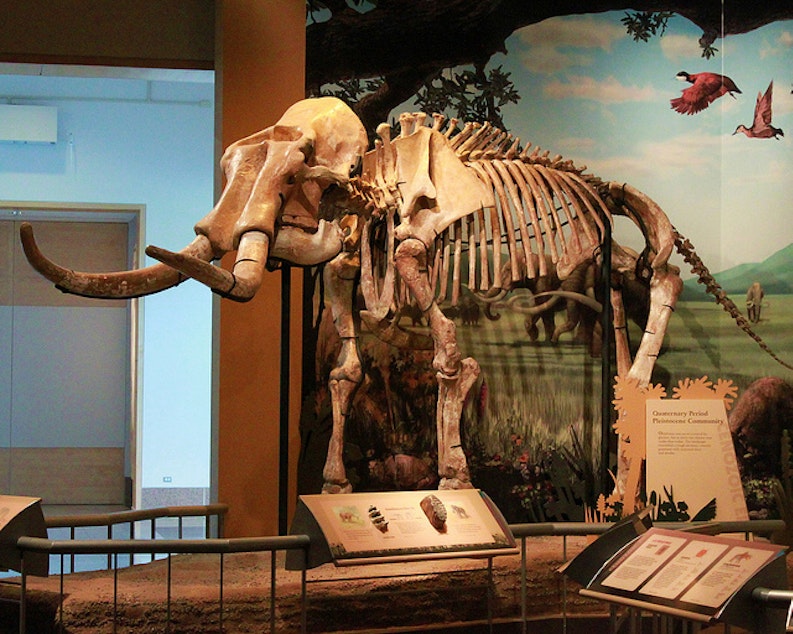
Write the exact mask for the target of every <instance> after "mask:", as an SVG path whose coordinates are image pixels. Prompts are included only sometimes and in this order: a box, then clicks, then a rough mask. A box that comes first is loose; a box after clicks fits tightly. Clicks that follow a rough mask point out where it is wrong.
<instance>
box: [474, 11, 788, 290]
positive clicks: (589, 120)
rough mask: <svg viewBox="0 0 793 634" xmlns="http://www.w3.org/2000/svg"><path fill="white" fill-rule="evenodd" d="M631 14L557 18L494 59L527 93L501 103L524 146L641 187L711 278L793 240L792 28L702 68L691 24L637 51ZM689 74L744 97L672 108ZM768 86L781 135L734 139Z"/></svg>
mask: <svg viewBox="0 0 793 634" xmlns="http://www.w3.org/2000/svg"><path fill="white" fill-rule="evenodd" d="M623 15H624V14H623V13H622V12H611V13H603V14H596V15H584V16H576V17H569V18H554V19H551V20H546V21H545V22H542V23H540V24H537V25H534V26H531V27H527V28H525V29H522V30H521V31H518V32H516V33H515V34H513V35H512V36H511V37H510V38H509V39H508V40H507V42H506V46H507V51H508V53H507V55H502V54H499V55H496V56H494V57H493V58H492V60H491V62H490V65H491V66H499V65H500V66H502V67H503V68H504V70H506V71H509V72H510V73H511V78H512V80H513V81H514V82H515V84H516V87H517V88H518V89H519V91H520V94H521V96H522V99H521V100H520V101H519V102H518V104H517V105H514V106H513V105H510V106H507V107H505V108H504V115H505V122H506V124H507V126H508V127H509V128H510V130H511V131H512V132H513V133H514V134H516V135H519V136H520V137H521V140H522V141H523V142H524V143H525V142H527V141H531V142H532V144H533V145H539V146H541V147H542V148H543V149H549V150H551V154H552V155H553V154H557V153H558V154H562V155H564V156H565V157H566V158H572V159H574V160H575V162H576V163H577V164H584V165H587V166H588V171H590V172H593V173H595V174H597V175H599V176H601V177H603V178H604V179H609V180H617V181H625V182H629V183H631V184H632V185H634V186H636V187H639V188H640V189H642V190H643V191H645V192H646V193H647V194H649V195H650V196H651V197H652V198H654V199H655V200H656V201H657V202H659V203H660V204H661V206H662V207H663V208H664V209H665V211H666V212H667V214H668V215H669V217H670V218H671V220H672V223H673V224H674V225H675V226H676V227H677V229H678V230H679V231H680V232H681V233H683V234H684V235H686V236H687V237H689V238H690V239H691V240H692V242H693V243H694V245H695V246H696V247H697V250H698V252H699V253H700V255H701V256H703V259H705V262H706V264H707V265H708V266H709V267H710V268H711V270H712V271H714V272H716V271H719V270H723V269H727V268H730V267H732V266H734V265H736V264H740V263H745V262H756V261H760V260H763V259H765V258H766V257H768V256H769V255H771V254H772V253H774V252H775V251H777V250H779V249H781V248H783V247H785V246H787V245H788V244H790V243H791V242H793V225H792V224H791V223H790V222H789V221H788V216H789V214H790V211H789V208H790V207H791V206H793V179H792V178H791V167H793V154H792V153H791V146H790V144H791V142H793V95H791V94H790V91H791V85H792V84H793V63H792V62H793V22H791V21H788V22H778V23H776V24H773V25H770V26H767V27H764V28H762V29H759V30H756V31H752V32H751V33H748V34H744V35H739V36H729V37H727V38H726V39H718V40H716V42H715V44H714V45H715V46H716V47H717V48H718V49H719V52H718V54H717V55H716V56H715V57H713V58H712V59H710V60H706V59H704V58H703V57H702V56H701V52H700V48H699V45H698V39H699V37H700V35H701V32H700V30H699V29H697V28H696V27H695V26H693V25H692V24H691V23H690V22H688V21H687V20H685V19H684V18H681V17H677V16H676V17H674V18H672V19H671V20H670V22H669V25H668V29H667V31H666V34H665V35H664V36H663V37H660V38H659V37H656V38H653V39H652V40H650V41H649V42H647V43H643V42H634V41H633V40H632V39H631V38H630V37H629V36H628V35H627V33H626V32H625V29H624V27H623V25H622V24H621V23H620V18H621V17H622V16H623ZM681 70H686V71H688V72H690V73H695V72H702V71H711V72H717V73H721V74H725V75H728V76H729V77H731V78H732V79H733V80H734V81H735V83H736V84H737V86H738V87H739V88H740V89H741V91H742V94H740V95H737V98H736V99H733V98H732V97H730V96H724V97H722V98H720V99H719V100H717V101H716V102H714V103H713V104H711V106H710V107H709V108H707V109H706V110H704V111H702V112H700V113H698V114H696V115H692V116H687V115H681V114H678V113H677V112H675V111H673V110H672V109H671V108H670V105H669V100H670V99H672V98H674V97H676V96H678V95H679V94H680V92H681V90H682V89H683V88H685V87H686V86H687V85H688V84H686V83H685V82H680V81H678V80H676V79H675V75H676V74H677V73H678V71H681ZM771 80H774V100H773V109H774V112H773V114H774V117H773V124H774V125H775V126H776V127H780V128H782V129H783V130H785V132H786V134H787V136H785V137H784V138H783V139H781V140H772V139H770V140H760V139H749V138H747V137H745V136H743V135H734V136H733V132H734V131H735V128H736V126H737V125H738V124H739V123H743V124H745V125H747V126H749V125H751V123H752V116H753V112H754V105H755V100H756V98H757V93H758V92H760V91H763V92H764V91H765V89H766V87H767V86H768V83H769V81H771ZM626 235H627V234H626ZM628 243H630V242H629V241H628ZM674 261H675V262H676V263H677V264H679V265H682V266H683V267H684V273H687V270H686V269H685V265H683V263H682V261H677V260H674ZM686 277H687V275H686Z"/></svg>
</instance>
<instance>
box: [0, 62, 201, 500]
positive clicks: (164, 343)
mask: <svg viewBox="0 0 793 634" xmlns="http://www.w3.org/2000/svg"><path fill="white" fill-rule="evenodd" d="M22 68H23V70H24V72H30V70H31V69H30V68H29V67H22ZM35 68H39V67H35ZM35 68H34V71H35ZM41 68H42V70H43V71H44V72H45V73H47V72H50V69H48V68H47V67H41ZM19 69H20V67H19V66H15V67H13V70H14V71H18V70H19ZM9 70H12V69H11V67H4V66H3V65H0V103H19V104H25V105H49V106H56V107H57V109H58V142H57V143H56V144H54V145H49V144H47V145H41V144H17V143H0V199H4V200H17V201H47V202H70V203H102V204H107V203H114V204H116V203H125V204H127V203H128V204H142V205H145V207H146V217H145V237H144V242H145V244H156V245H158V246H162V247H165V248H168V249H175V250H177V249H179V248H181V247H182V246H184V245H185V244H187V243H188V242H189V241H190V240H191V239H192V237H193V235H194V234H193V230H192V227H193V225H194V224H195V222H196V221H197V220H198V219H200V218H201V217H202V216H203V215H204V214H205V213H207V212H208V211H209V210H210V209H211V207H212V204H213V173H214V168H215V160H214V155H213V151H214V127H213V126H214V106H213V104H214V84H213V81H212V75H211V73H194V72H189V73H184V72H179V73H178V75H177V74H176V72H175V71H174V72H172V74H168V73H169V71H157V74H156V75H143V74H142V73H139V72H135V71H128V72H127V73H126V74H127V76H126V77H125V78H96V77H84V76H83V77H62V76H47V75H44V76H39V75H29V74H1V73H3V72H6V71H9ZM58 72H62V71H58ZM90 73H92V74H96V70H95V69H94V70H91V71H90ZM141 77H155V78H156V80H154V81H149V80H146V79H143V78H141ZM172 78H177V79H178V81H170V79H172ZM164 79H168V80H167V81H166V80H164ZM75 248H90V245H75ZM150 263H151V262H150V261H149V262H147V264H150ZM61 264H63V265H66V266H68V262H62V263H61ZM211 304H212V296H211V293H210V292H209V291H208V290H207V289H206V288H204V287H203V286H200V285H199V284H197V283H195V282H192V281H189V282H185V283H183V284H182V285H181V286H179V287H177V288H176V289H172V290H170V291H168V292H165V293H160V294H158V295H154V296H151V297H149V298H146V299H145V300H142V302H141V308H142V315H143V338H142V349H143V356H142V358H141V359H140V362H141V363H142V367H143V382H142V386H141V389H142V430H141V440H142V442H141V445H140V446H141V448H142V473H141V474H139V476H138V477H139V479H140V485H142V486H143V487H144V488H148V487H204V488H208V487H209V481H210V398H211V394H210V390H211V381H210V373H211V368H210V356H211ZM166 477H169V478H170V479H171V480H170V482H167V483H166V482H164V480H163V478H166Z"/></svg>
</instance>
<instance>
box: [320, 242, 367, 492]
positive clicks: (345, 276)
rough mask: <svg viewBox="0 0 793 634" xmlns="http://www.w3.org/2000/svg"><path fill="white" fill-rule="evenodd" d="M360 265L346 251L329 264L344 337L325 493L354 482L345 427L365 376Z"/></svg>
mask: <svg viewBox="0 0 793 634" xmlns="http://www.w3.org/2000/svg"><path fill="white" fill-rule="evenodd" d="M356 273H357V266H356V261H355V257H354V256H353V255H351V254H348V253H342V254H341V255H339V256H338V257H337V258H335V259H333V260H332V261H330V262H328V264H327V265H326V266H325V288H326V290H327V301H328V304H329V306H330V310H331V314H332V315H333V325H334V326H335V328H336V332H338V334H339V337H340V339H341V350H340V352H339V356H338V359H337V361H336V367H335V368H333V370H332V371H331V373H330V381H329V387H330V396H331V403H332V410H333V431H332V432H331V438H330V443H329V445H328V455H327V458H326V460H325V468H324V469H323V471H322V475H323V478H324V480H325V484H324V485H323V487H322V492H323V493H349V492H350V491H352V486H351V485H350V482H349V480H348V479H347V473H346V471H345V469H344V427H345V423H346V422H347V416H348V415H349V412H350V407H351V406H352V399H353V396H354V395H355V390H356V389H357V388H358V386H359V385H360V384H361V381H362V380H363V370H362V368H361V358H360V355H359V353H358V333H357V329H356V327H355V320H354V319H353V314H352V304H353V300H352V298H353V288H354V283H355V275H356Z"/></svg>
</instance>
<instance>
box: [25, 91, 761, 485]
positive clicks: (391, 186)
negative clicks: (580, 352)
mask: <svg viewBox="0 0 793 634" xmlns="http://www.w3.org/2000/svg"><path fill="white" fill-rule="evenodd" d="M400 124H401V126H400V131H399V134H398V135H397V136H395V137H393V138H392V135H391V130H390V127H389V126H388V125H386V124H383V125H381V126H380V127H379V128H378V137H379V138H378V139H377V141H376V142H375V146H374V148H373V149H371V150H368V151H367V146H368V140H367V134H366V130H365V129H364V127H363V125H362V124H361V122H360V120H359V119H358V117H357V116H356V115H355V113H354V112H353V111H352V110H351V109H350V108H349V107H348V106H346V105H345V104H344V103H343V102H341V101H340V100H338V99H335V98H333V97H320V98H315V99H306V100H303V101H300V102H297V103H296V104H294V105H293V106H292V107H290V108H289V109H288V110H287V111H286V112H285V113H284V115H283V116H282V117H281V119H280V120H279V121H278V122H277V123H276V124H274V125H273V126H271V127H269V128H266V129H265V130H262V131H261V132H258V133H256V134H252V135H250V136H248V137H246V138H244V139H241V140H240V141H237V142H235V143H233V144H232V145H231V146H229V148H228V149H227V150H226V152H225V153H224V155H223V157H222V159H221V167H222V169H223V170H224V172H225V176H226V186H225V188H224V190H223V193H222V194H221V196H220V198H219V199H218V202H217V204H216V205H215V207H214V208H213V209H212V210H211V211H210V212H209V214H207V216H205V217H204V218H203V219H202V220H200V221H199V222H198V223H197V224H196V226H195V232H196V238H195V239H194V240H193V242H192V243H191V244H190V245H188V246H187V247H185V248H184V249H182V250H181V251H179V252H171V251H167V250H164V249H160V248H157V247H148V248H147V249H146V253H147V254H148V255H149V256H151V257H153V258H154V259H156V260H158V261H159V262H158V263H157V264H154V265H152V266H149V267H146V268H143V269H139V270H136V271H126V272H118V273H87V272H74V271H71V270H69V269H67V268H64V267H62V266H60V265H57V264H55V263H53V262H51V261H50V260H48V259H47V258H46V257H45V256H44V255H43V254H42V253H41V252H40V251H39V249H38V247H37V246H36V243H35V240H34V238H33V231H32V228H31V227H30V225H23V226H22V228H21V238H22V243H23V247H24V250H25V253H26V255H27V257H28V260H29V261H30V263H31V264H32V265H33V267H34V268H35V269H36V270H38V271H39V272H40V273H41V274H42V275H44V276H45V277H46V278H48V279H49V280H51V281H52V282H53V283H55V285H56V286H57V287H58V288H60V289H61V290H63V291H65V292H68V293H76V294H79V295H84V296H89V297H100V298H132V297H139V296H143V295H148V294H150V293H155V292H158V291H161V290H165V289H167V288H170V287H172V286H175V285H177V284H179V283H180V282H181V281H182V280H184V279H186V278H188V277H192V278H194V279H196V280H198V281H200V282H202V283H203V284H206V285H207V286H209V287H210V288H211V289H212V290H213V291H214V292H216V293H218V294H220V295H221V296H223V297H227V298H230V299H233V300H236V301H246V300H248V299H250V298H252V297H253V296H254V295H255V293H256V291H257V290H258V288H259V286H260V284H261V281H262V277H263V275H264V272H265V270H266V268H267V265H268V262H269V263H271V264H272V263H276V262H278V261H283V262H288V263H291V264H294V265H299V266H313V265H318V264H324V265H325V266H324V273H323V275H324V279H325V289H326V303H327V305H328V306H329V307H330V309H331V312H332V315H333V321H334V326H335V327H336V329H337V331H338V334H339V337H340V340H341V349H340V353H339V356H338V359H337V364H336V367H335V368H334V369H333V370H332V371H331V374H330V381H329V387H330V393H331V399H332V411H333V430H332V434H331V439H330V443H329V447H328V454H327V458H326V462H325V467H324V470H323V477H324V481H325V484H324V488H323V490H324V491H326V492H343V491H350V490H351V486H350V483H349V480H348V479H347V477H346V472H345V467H344V463H343V460H342V449H343V444H344V425H345V421H346V418H347V415H348V412H349V410H350V405H351V402H352V397H353V395H354V393H355V390H356V389H357V387H358V385H359V384H360V383H361V381H362V379H363V368H362V364H361V359H360V357H359V352H358V345H357V338H358V327H357V320H356V319H355V318H354V317H355V315H354V306H355V297H354V294H355V292H356V289H357V287H358V285H359V280H360V290H361V293H362V295H363V297H364V300H365V307H366V308H365V310H363V311H361V317H362V319H363V320H364V321H365V322H366V323H367V324H369V325H370V327H371V328H372V329H373V330H374V331H375V332H377V333H378V334H379V335H380V336H383V337H385V338H388V339H390V340H391V341H392V342H394V343H397V344H410V343H411V341H410V340H409V337H410V335H409V334H408V333H406V332H405V331H400V330H399V328H398V327H397V325H396V319H395V318H394V315H396V314H398V311H399V308H400V306H401V305H403V304H406V303H408V302H411V303H414V304H416V305H417V306H418V307H419V309H420V310H421V312H422V313H423V315H424V317H425V318H426V319H427V321H428V323H429V328H430V335H431V337H430V338H431V345H432V348H433V350H434V356H433V367H434V369H435V370H436V376H437V380H438V404H437V412H436V424H437V436H438V472H439V476H440V478H441V480H440V486H441V487H444V488H456V487H470V486H472V485H471V481H470V475H469V471H468V466H467V463H466V459H465V455H464V453H463V449H462V446H461V440H460V417H461V413H462V407H463V403H464V401H465V398H466V395H467V393H468V391H469V389H470V388H471V386H472V385H473V383H474V382H475V381H476V379H477V377H478V375H479V365H478V364H477V362H476V361H475V360H474V359H472V358H470V357H469V358H463V357H462V354H461V353H460V349H459V347H458V342H457V337H456V331H455V324H454V322H453V321H451V320H450V319H448V318H447V317H446V316H445V315H444V314H443V312H442V311H441V309H440V307H439V302H440V301H442V299H441V298H443V297H445V296H446V295H447V293H448V294H450V296H451V302H452V304H456V303H458V302H459V301H460V299H461V298H460V289H461V287H462V284H463V283H464V284H466V285H467V286H468V288H470V289H471V290H472V291H473V292H475V293H477V294H478V295H479V296H480V297H484V298H492V297H496V296H498V295H499V294H500V293H501V292H502V291H504V290H508V289H509V288H511V287H512V286H513V285H514V284H515V283H516V282H517V281H518V279H519V278H521V277H522V278H536V277H538V276H543V275H548V274H549V273H551V272H552V273H553V274H555V275H556V276H557V277H558V278H559V279H561V280H564V279H566V278H567V277H568V276H569V275H570V274H571V272H573V271H574V270H575V269H576V267H579V266H581V265H583V264H585V263H587V262H592V261H594V260H596V259H597V258H598V257H600V253H601V247H602V242H603V239H604V238H603V236H604V235H605V234H606V233H607V232H606V230H605V229H606V224H607V223H611V222H612V216H613V215H621V216H625V217H627V218H629V219H630V220H632V221H633V223H634V224H635V225H636V227H637V228H638V229H639V231H640V232H641V235H642V237H643V239H644V243H645V245H646V246H645V249H644V251H643V253H642V254H641V255H640V256H638V257H637V255H636V254H635V253H633V252H631V251H630V250H629V249H626V248H623V247H621V246H620V245H619V244H617V243H616V242H613V243H612V249H611V265H612V272H613V275H614V276H616V277H617V278H619V276H639V277H641V279H642V280H644V281H645V282H646V284H647V285H648V286H649V297H650V307H649V317H648V319H647V326H646V328H645V331H644V333H643V335H642V337H641V342H640V344H639V347H638V351H637V353H636V356H635V357H634V358H633V359H631V356H630V352H629V349H628V342H627V333H626V328H625V310H624V307H623V305H622V297H621V293H620V291H619V284H614V286H613V288H612V290H611V294H610V298H609V299H610V302H611V305H612V308H613V315H614V328H615V337H614V339H615V344H616V346H615V347H616V351H617V371H618V373H619V374H620V375H622V376H627V377H629V378H634V379H636V380H638V381H639V383H640V384H641V385H647V384H648V383H649V381H650V378H651V374H652V370H653V367H654V364H655V362H656V358H657V356H658V352H659V350H660V348H661V344H662V341H663V338H664V334H665V332H666V328H667V324H668V322H669V319H670V316H671V314H672V312H673V311H674V308H675V303H676V301H677V298H678V296H679V294H680V291H681V288H682V281H681V279H680V276H679V271H678V269H677V267H675V266H673V265H671V264H669V262H668V259H669V257H670V255H671V253H672V251H673V250H674V248H675V245H676V244H677V247H678V249H683V251H685V252H687V253H688V254H689V257H690V258H695V257H696V256H695V254H694V253H693V248H690V244H689V243H688V242H687V241H685V240H683V239H682V238H680V236H679V234H678V233H677V231H675V229H674V228H673V227H672V225H671V223H670V222H669V219H668V218H667V216H666V214H665V213H664V212H663V211H662V210H661V209H660V207H659V206H658V205H657V204H656V203H655V202H653V201H652V200H650V199H649V198H648V197H647V196H645V195H644V194H642V193H641V192H639V191H638V190H636V189H635V188H633V187H631V186H629V185H623V184H621V183H612V182H603V181H601V180H600V179H597V178H596V177H593V176H591V175H588V174H585V173H584V168H578V167H576V166H575V165H573V163H572V162H570V161H565V160H562V158H561V157H554V158H549V154H548V152H545V153H540V152H539V150H534V151H533V152H531V153H529V151H528V148H526V149H520V148H521V146H520V141H519V139H517V138H515V139H513V138H512V137H511V136H510V135H508V134H506V133H504V132H503V131H501V130H498V129H496V128H493V127H491V126H489V125H488V124H484V125H478V124H466V125H465V126H463V127H462V128H461V129H458V127H457V122H456V121H455V120H451V121H449V122H447V121H446V119H445V118H444V117H442V116H437V115H436V116H434V117H432V118H431V119H429V120H428V119H427V117H426V115H424V114H405V115H403V116H402V117H400ZM464 249H465V250H467V252H468V255H469V256H470V257H468V260H467V263H466V264H464V262H463V259H464V258H463V255H462V254H463V250H464ZM232 251H236V261H235V263H234V265H233V267H232V268H231V270H226V269H223V268H221V267H218V266H214V265H213V264H212V261H213V260H218V259H220V258H221V257H222V256H223V255H224V254H225V253H228V252H232ZM692 261H694V260H693V259H692ZM504 262H508V263H509V266H504ZM699 266H702V265H701V262H699V261H698V259H697V260H696V264H695V268H696V267H699ZM505 271H509V273H508V274H507V273H505ZM705 271H706V269H704V267H702V270H701V271H700V274H701V275H706V276H707V274H706V273H705ZM507 278H508V279H507ZM717 299H718V295H717ZM722 300H724V298H722ZM721 303H722V305H725V304H724V301H722V302H721ZM733 306H734V305H733ZM735 310H736V311H737V309H735ZM744 325H746V324H744ZM742 327H743V326H742ZM746 329H747V331H748V325H746ZM619 480H620V473H619V471H618V481H619Z"/></svg>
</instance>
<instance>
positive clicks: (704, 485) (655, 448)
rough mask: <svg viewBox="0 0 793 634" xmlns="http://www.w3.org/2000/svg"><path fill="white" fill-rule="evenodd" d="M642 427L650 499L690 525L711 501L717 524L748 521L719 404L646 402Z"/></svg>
mask: <svg viewBox="0 0 793 634" xmlns="http://www.w3.org/2000/svg"><path fill="white" fill-rule="evenodd" d="M646 421H647V436H646V438H647V495H648V497H649V496H650V494H651V493H653V492H654V493H655V494H656V496H657V502H656V504H659V503H662V502H666V503H679V502H684V503H685V504H686V507H687V512H688V513H689V515H690V519H694V517H695V516H696V514H697V513H698V512H699V511H700V510H701V509H703V508H705V507H706V506H707V505H709V504H710V503H711V502H712V500H713V499H714V498H715V500H716V515H715V519H716V520H724V521H730V520H747V519H749V514H748V511H747V509H746V499H745V497H744V492H743V486H742V484H741V476H740V473H739V472H738V463H737V460H736V459H735V449H734V448H733V442H732V436H731V435H730V428H729V424H728V422H727V411H726V409H725V406H724V401H723V400H722V399H648V400H647V418H646ZM670 498H673V499H670ZM706 519H713V518H712V517H711V518H706Z"/></svg>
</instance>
